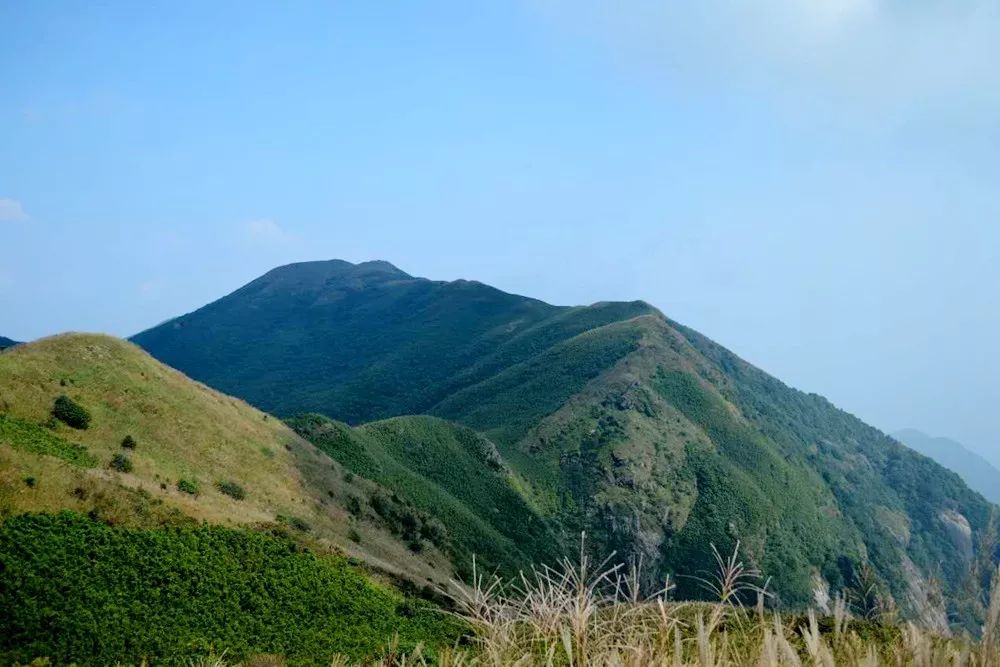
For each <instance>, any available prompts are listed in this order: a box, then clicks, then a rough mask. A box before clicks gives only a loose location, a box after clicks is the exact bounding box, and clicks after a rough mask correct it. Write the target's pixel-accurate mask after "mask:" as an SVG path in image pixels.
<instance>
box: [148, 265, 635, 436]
mask: <svg viewBox="0 0 1000 667" xmlns="http://www.w3.org/2000/svg"><path fill="white" fill-rule="evenodd" d="M650 312H653V311H652V308H651V307H650V306H648V305H647V304H643V303H639V302H636V303H632V304H598V305H595V306H592V307H590V308H559V307H555V306H550V305H548V304H545V303H542V302H541V301H537V300H535V299H527V298H524V297H520V296H515V295H512V294H506V293H504V292H501V291H500V290H497V289H494V288H492V287H489V286H487V285H483V284H481V283H476V282H470V281H464V280H459V281H455V282H449V283H445V282H437V281H431V280H426V279H423V278H414V277H413V276H410V275H407V274H406V273H404V272H403V271H400V270H399V269H397V268H396V267H394V266H392V265H391V264H388V263H386V262H365V263H363V264H358V265H353V264H350V263H348V262H343V261H339V260H333V261H329V262H306V263H300V264H291V265H289V266H284V267H280V268H277V269H274V270H273V271H271V272H269V273H268V274H267V275H264V276H262V277H260V278H258V279H257V280H255V281H253V282H251V283H250V284H248V285H245V286H244V287H242V288H241V289H239V290H237V291H236V292H234V293H233V294H230V295H229V296H226V297H224V298H222V299H220V300H218V301H216V302H214V303H211V304H209V305H207V306H205V307H204V308H201V309H199V310H197V311H195V312H193V313H190V314H188V315H185V316H183V317H181V318H178V319H176V320H172V321H170V322H165V323H164V324H161V325H159V326H157V327H154V328H152V329H150V330H148V331H144V332H142V333H140V334H138V335H137V336H135V337H134V339H133V340H134V341H135V342H136V343H138V344H139V345H141V346H142V347H143V348H144V349H146V350H148V351H149V352H150V353H151V354H153V355H154V356H155V357H157V358H158V359H160V360H162V361H163V362H164V363H167V364H169V365H171V366H173V367H175V368H178V369H180V370H181V371H183V372H184V373H187V374H188V375H189V376H191V377H193V378H195V379H198V380H200V381H202V382H206V383H208V384H209V385H211V386H213V387H216V388H218V389H220V390H221V391H225V392H227V393H231V394H233V395H236V396H240V397H242V398H244V399H246V400H248V401H250V402H251V403H253V404H254V405H256V406H258V407H260V408H261V409H263V410H266V411H268V412H271V413H274V414H278V415H281V416H288V415H293V414H298V413H302V412H319V413H323V414H326V415H329V416H331V417H334V418H336V419H340V420H342V421H345V422H348V423H350V424H358V423H362V422H367V421H371V420H374V419H382V418H387V417H394V416H398V415H404V414H418V413H426V412H428V411H430V408H431V407H432V406H433V405H435V404H437V403H438V402H440V401H441V400H443V399H444V398H446V397H447V396H449V395H450V394H453V393H454V392H456V391H457V390H459V389H461V388H462V387H463V386H471V385H472V384H475V383H477V382H479V381H481V380H483V379H485V378H487V377H490V376H492V375H495V374H496V373H497V372H498V371H499V370H502V369H503V368H509V367H511V366H513V365H516V364H518V363H520V362H523V361H527V360H528V359H530V358H531V357H534V356H535V355H536V354H538V353H539V352H541V351H543V350H545V349H548V348H550V347H552V346H554V345H556V344H557V343H559V342H560V341H564V340H568V339H570V338H572V337H574V336H576V335H577V334H580V333H583V332H584V331H587V330H590V329H593V328H595V327H598V326H601V325H603V324H607V323H610V322H614V321H617V320H620V319H627V318H629V317H634V316H636V315H639V314H642V313H650ZM319 323H321V325H320V326H317V324H319ZM276 331H281V332H284V333H283V335H282V336H281V337H280V339H279V338H277V337H275V336H274V335H273V334H274V332H276ZM428 332H433V334H434V335H432V336H428V335H427V333H428ZM276 383H280V385H281V390H280V391H274V390H273V387H274V385H275V384H276Z"/></svg>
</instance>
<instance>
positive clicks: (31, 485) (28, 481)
mask: <svg viewBox="0 0 1000 667" xmlns="http://www.w3.org/2000/svg"><path fill="white" fill-rule="evenodd" d="M24 483H25V484H26V485H27V486H28V488H30V489H33V488H35V485H36V484H38V480H36V479H35V478H34V477H25V478H24Z"/></svg>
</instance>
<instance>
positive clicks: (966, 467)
mask: <svg viewBox="0 0 1000 667" xmlns="http://www.w3.org/2000/svg"><path fill="white" fill-rule="evenodd" d="M892 437H894V438H895V439H896V440H899V441H900V442H901V443H903V444H904V445H906V446H907V447H909V448H910V449H913V450H915V451H918V452H920V453H921V454H923V455H924V456H927V457H929V458H932V459H934V460H935V461H937V462H938V463H940V464H941V465H943V466H944V467H945V468H947V469H948V470H951V471H952V472H954V473H957V474H958V476H959V477H961V478H962V479H963V480H964V481H965V483H966V484H968V485H969V488H971V489H973V490H975V491H978V492H979V493H981V494H983V496H984V497H985V498H986V499H987V500H989V501H990V502H993V503H996V504H1000V470H997V469H996V468H995V467H994V466H993V464H992V463H990V462H989V461H987V460H986V459H984V458H983V457H982V456H980V455H979V454H976V453H975V452H973V451H970V450H969V449H968V448H966V447H965V446H964V445H962V443H960V442H956V441H955V440H952V439H950V438H935V437H933V436H929V435H927V434H926V433H921V432H920V431H918V430H916V429H912V428H908V429H903V430H902V431H897V432H895V433H893V434H892Z"/></svg>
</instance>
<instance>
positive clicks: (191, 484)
mask: <svg viewBox="0 0 1000 667" xmlns="http://www.w3.org/2000/svg"><path fill="white" fill-rule="evenodd" d="M177 490H178V491H183V492H184V493H189V494H191V495H192V496H196V495H198V482H195V481H194V480H191V479H179V480H177Z"/></svg>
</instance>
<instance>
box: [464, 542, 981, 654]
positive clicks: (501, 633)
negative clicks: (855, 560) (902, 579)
mask: <svg viewBox="0 0 1000 667" xmlns="http://www.w3.org/2000/svg"><path fill="white" fill-rule="evenodd" d="M715 560H716V563H717V565H718V574H717V575H715V576H714V577H712V576H709V578H699V581H700V583H701V584H702V585H703V586H704V587H705V589H706V590H707V591H708V592H709V593H710V594H711V595H712V597H713V598H714V602H713V603H712V604H704V603H683V602H681V603H678V602H675V601H673V600H672V591H673V585H672V582H671V581H670V580H668V581H667V583H666V585H665V586H663V588H661V589H660V590H659V591H657V592H655V593H653V594H652V595H645V594H643V592H642V591H641V588H640V581H641V579H642V577H641V575H640V572H639V570H638V568H637V567H633V568H630V569H628V568H624V567H622V566H620V565H615V566H610V567H606V566H603V565H602V566H599V567H598V568H595V569H592V566H591V564H590V563H589V561H588V560H587V559H586V556H585V555H584V556H582V557H581V559H580V561H578V562H571V561H564V562H563V563H562V564H561V566H559V567H555V568H541V569H535V570H534V571H533V573H532V576H530V577H524V578H522V579H521V580H520V581H519V582H517V584H516V585H515V586H513V587H511V586H507V585H505V584H504V583H503V582H502V581H500V580H499V579H490V578H488V577H485V576H483V575H481V574H478V573H477V575H476V577H475V578H474V580H473V582H472V586H471V587H470V588H468V589H464V590H466V594H465V596H464V597H463V598H462V599H461V600H460V609H461V610H462V611H463V612H464V614H465V616H466V618H467V620H468V621H469V623H470V625H472V627H473V628H474V629H475V632H476V641H475V643H474V646H475V650H474V652H473V653H471V654H466V655H460V656H453V660H454V662H455V664H467V665H477V666H487V665H489V666H493V665H495V666H500V665H511V664H547V665H623V666H632V665H634V666H636V667H638V666H640V665H654V664H655V665H661V664H662V665H667V664H669V665H676V666H678V667H684V666H687V665H691V666H694V665H697V666H698V667H723V666H724V667H772V666H773V667H777V666H779V665H781V666H793V665H795V666H798V665H806V664H809V665H823V666H830V667H832V666H833V665H845V666H858V667H861V666H865V667H875V665H879V664H896V665H920V666H926V667H936V666H938V665H940V666H942V667H943V666H945V665H949V666H954V665H967V666H969V667H986V666H988V665H995V664H998V661H1000V645H998V643H997V640H998V639H1000V634H998V633H1000V571H996V572H994V576H993V585H992V599H991V602H990V605H989V608H990V614H989V615H988V617H987V620H986V624H985V625H984V626H983V628H982V629H981V630H982V632H981V634H980V640H979V641H978V642H976V641H972V640H970V639H968V638H965V639H953V638H947V637H943V636H940V635H934V634H932V633H928V632H927V631H926V630H921V629H919V628H918V627H917V626H915V625H912V624H907V625H903V626H897V625H894V624H891V623H889V622H887V621H886V620H885V619H865V618H858V617H857V616H856V615H855V614H854V610H852V608H851V605H850V604H849V603H848V602H847V600H845V599H844V598H838V599H837V600H836V601H835V604H834V606H833V610H832V613H831V614H830V615H827V616H821V615H820V614H819V613H817V612H816V611H815V610H812V611H809V612H808V613H805V614H785V615H782V614H777V613H769V612H767V611H765V607H764V605H763V601H764V600H765V599H766V598H767V596H768V591H767V588H766V582H765V581H764V580H762V579H761V578H760V577H759V573H758V572H756V571H754V570H752V569H748V568H747V567H746V566H745V564H744V563H742V562H741V561H740V560H739V559H738V557H737V552H735V551H734V552H733V555H732V557H730V558H723V557H721V556H720V555H719V553H718V552H717V551H716V552H715ZM748 598H749V599H753V600H756V603H755V604H753V603H752V604H751V605H749V606H746V605H745V604H744V600H746V599H748Z"/></svg>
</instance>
